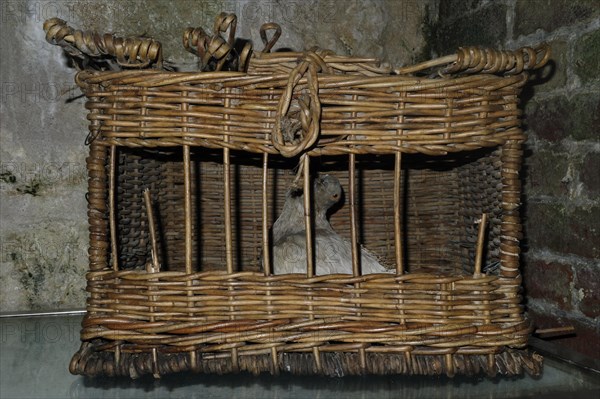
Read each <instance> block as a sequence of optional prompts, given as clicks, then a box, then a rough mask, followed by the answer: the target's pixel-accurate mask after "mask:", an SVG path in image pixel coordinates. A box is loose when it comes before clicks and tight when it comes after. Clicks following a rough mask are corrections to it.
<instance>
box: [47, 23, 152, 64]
mask: <svg viewBox="0 0 600 399" xmlns="http://www.w3.org/2000/svg"><path fill="white" fill-rule="evenodd" d="M44 31H45V32H46V41H47V42H48V43H50V44H54V45H57V46H61V47H62V48H64V49H65V51H66V52H67V53H69V54H70V55H71V56H73V57H77V58H83V59H89V58H96V59H99V58H101V57H103V56H107V55H108V56H110V57H113V58H114V59H115V61H116V62H117V64H118V65H120V66H121V67H125V68H146V67H148V66H150V65H151V64H156V66H157V67H158V68H161V67H162V62H163V59H162V47H161V44H160V42H158V41H156V40H154V39H151V38H145V37H127V38H122V37H118V36H115V35H113V34H110V33H106V34H103V35H102V34H99V33H97V32H90V31H81V30H75V29H73V28H72V27H70V26H69V25H67V23H66V22H65V21H63V20H62V19H59V18H51V19H48V20H46V21H45V22H44Z"/></svg>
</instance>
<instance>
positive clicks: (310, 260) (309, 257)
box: [301, 154, 316, 277]
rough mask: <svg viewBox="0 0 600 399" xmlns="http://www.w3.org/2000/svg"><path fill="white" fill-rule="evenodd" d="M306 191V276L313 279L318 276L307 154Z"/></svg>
mask: <svg viewBox="0 0 600 399" xmlns="http://www.w3.org/2000/svg"><path fill="white" fill-rule="evenodd" d="M301 163H302V173H303V175H304V176H303V178H304V180H303V189H304V227H305V228H306V275H307V276H308V277H313V276H314V275H315V274H316V270H315V265H314V250H313V247H314V246H313V235H312V231H313V221H312V217H311V187H310V157H309V156H308V155H306V154H304V155H302V157H301Z"/></svg>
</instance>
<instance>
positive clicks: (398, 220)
mask: <svg viewBox="0 0 600 399" xmlns="http://www.w3.org/2000/svg"><path fill="white" fill-rule="evenodd" d="M401 197H402V153H401V152H400V151H398V152H396V156H395V164H394V246H395V250H396V273H397V274H399V275H400V274H404V261H403V248H402V198H401Z"/></svg>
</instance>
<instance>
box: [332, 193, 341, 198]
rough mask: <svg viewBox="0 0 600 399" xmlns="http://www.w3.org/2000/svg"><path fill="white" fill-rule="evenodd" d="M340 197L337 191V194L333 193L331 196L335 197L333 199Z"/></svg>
mask: <svg viewBox="0 0 600 399" xmlns="http://www.w3.org/2000/svg"><path fill="white" fill-rule="evenodd" d="M338 197H339V194H337V193H336V194H333V195H332V196H331V198H333V199H337V198H338Z"/></svg>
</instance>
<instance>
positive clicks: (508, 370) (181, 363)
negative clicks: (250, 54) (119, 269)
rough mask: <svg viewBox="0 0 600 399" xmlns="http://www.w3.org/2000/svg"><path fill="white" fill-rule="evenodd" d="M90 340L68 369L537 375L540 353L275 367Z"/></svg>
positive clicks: (292, 358)
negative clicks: (107, 346) (125, 349)
mask: <svg viewBox="0 0 600 399" xmlns="http://www.w3.org/2000/svg"><path fill="white" fill-rule="evenodd" d="M93 347H94V345H93V344H92V343H89V342H84V343H83V344H82V345H81V348H80V349H79V351H77V353H75V355H74V356H73V359H72V360H71V365H70V367H69V370H70V371H71V373H72V374H81V375H87V376H100V375H105V376H128V377H130V378H138V377H140V376H142V375H145V374H154V375H155V376H156V377H158V376H159V375H165V374H171V373H178V372H183V371H192V372H199V373H206V374H210V373H216V374H229V373H237V372H249V373H252V374H255V375H258V374H261V373H271V374H278V373H279V372H280V371H282V372H286V373H291V374H295V375H325V376H329V377H343V376H346V375H363V374H379V375H391V374H407V375H448V376H450V377H452V376H454V375H455V374H456V375H459V374H460V375H466V376H473V375H480V374H486V375H488V376H490V377H493V376H495V375H497V374H500V375H508V376H510V375H521V374H523V373H524V372H526V373H527V374H529V375H531V376H532V377H537V376H539V375H540V374H541V371H542V366H543V357H542V356H541V355H540V354H538V353H535V352H532V351H530V350H527V349H506V350H505V351H503V352H501V353H498V354H495V355H494V362H493V365H492V366H491V367H490V365H489V364H488V356H487V355H454V356H453V370H449V369H448V367H447V366H446V362H445V360H446V359H445V357H444V356H442V355H413V356H410V357H407V356H405V355H404V354H396V353H394V354H389V353H367V354H366V359H365V360H366V361H365V366H366V368H364V369H363V368H361V367H360V359H359V355H358V354H357V353H353V352H343V353H341V352H332V353H330V352H323V353H321V370H318V369H317V367H316V365H315V362H314V357H313V354H312V353H280V354H278V357H277V361H278V367H275V366H274V364H273V361H272V357H271V355H267V354H260V355H244V356H239V360H238V364H237V367H235V366H234V364H233V362H232V361H231V357H229V356H228V357H223V358H215V357H211V358H210V359H209V358H205V357H203V355H202V354H198V355H197V362H196V363H197V367H196V368H194V369H193V368H192V367H191V365H190V355H189V354H188V353H167V354H165V353H158V354H157V362H156V367H157V370H156V369H154V366H153V360H152V354H151V353H122V354H121V359H120V362H119V364H118V365H116V364H115V361H114V352H110V351H94V349H93Z"/></svg>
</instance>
